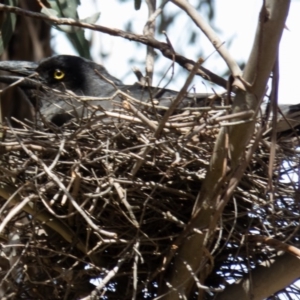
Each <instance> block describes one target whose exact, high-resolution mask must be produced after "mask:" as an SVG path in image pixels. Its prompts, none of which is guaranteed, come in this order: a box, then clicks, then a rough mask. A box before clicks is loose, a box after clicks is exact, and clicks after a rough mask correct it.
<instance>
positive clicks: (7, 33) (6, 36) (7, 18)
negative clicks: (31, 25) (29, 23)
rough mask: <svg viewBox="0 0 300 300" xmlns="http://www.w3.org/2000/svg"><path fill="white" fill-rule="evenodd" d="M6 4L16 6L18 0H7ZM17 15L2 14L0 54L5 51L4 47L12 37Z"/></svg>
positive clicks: (0, 22)
mask: <svg viewBox="0 0 300 300" xmlns="http://www.w3.org/2000/svg"><path fill="white" fill-rule="evenodd" d="M4 4H6V5H10V6H16V5H17V4H18V1H17V0H5V1H4ZM16 20H17V17H16V15H15V14H10V13H4V12H2V13H1V15H0V26H1V27H0V54H2V53H3V52H4V49H5V48H6V46H7V45H8V43H9V41H10V38H11V37H12V35H13V32H14V30H15V26H16Z"/></svg>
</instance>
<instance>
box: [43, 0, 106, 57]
mask: <svg viewBox="0 0 300 300" xmlns="http://www.w3.org/2000/svg"><path fill="white" fill-rule="evenodd" d="M48 2H49V4H50V5H51V8H50V9H49V8H43V9H42V13H44V14H46V15H48V16H55V17H64V18H72V19H75V20H78V19H79V17H78V13H77V7H78V5H80V1H79V0H68V1H66V0H52V1H48ZM99 16H100V13H99V12H97V13H95V14H93V15H91V16H89V17H88V18H86V19H83V20H80V21H82V22H86V23H91V24H93V23H95V22H96V21H97V20H98V19H99ZM55 28H56V29H58V30H60V31H63V32H65V33H66V35H67V37H68V39H69V40H70V41H71V43H72V45H73V47H74V48H75V50H76V51H77V52H78V54H79V55H80V56H82V57H85V58H88V59H90V58H91V55H90V50H89V48H90V43H89V41H88V40H87V39H86V38H85V36H84V30H83V29H81V28H78V27H74V26H68V25H55Z"/></svg>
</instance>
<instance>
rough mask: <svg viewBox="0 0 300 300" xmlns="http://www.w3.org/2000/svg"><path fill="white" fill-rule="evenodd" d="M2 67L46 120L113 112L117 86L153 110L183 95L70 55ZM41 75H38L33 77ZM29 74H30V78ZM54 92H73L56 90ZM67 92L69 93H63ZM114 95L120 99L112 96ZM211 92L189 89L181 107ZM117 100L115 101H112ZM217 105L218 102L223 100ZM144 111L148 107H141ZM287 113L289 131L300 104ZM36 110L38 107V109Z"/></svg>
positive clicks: (285, 108)
mask: <svg viewBox="0 0 300 300" xmlns="http://www.w3.org/2000/svg"><path fill="white" fill-rule="evenodd" d="M0 70H4V71H9V72H11V73H13V75H10V76H0V82H3V83H13V82H16V81H18V80H20V79H22V78H23V79H22V81H21V82H19V83H18V85H19V86H20V87H21V88H22V89H23V91H24V92H25V93H26V94H27V96H28V98H29V99H30V101H31V103H32V104H33V106H34V107H35V108H38V110H39V111H40V113H41V115H42V116H43V118H44V119H46V120H47V121H51V122H52V123H54V124H56V125H58V126H61V125H63V124H64V123H65V122H67V121H69V120H70V119H72V118H74V117H80V116H88V109H87V107H88V106H89V105H93V107H99V111H101V110H112V109H113V108H114V105H115V104H114V103H118V102H119V104H120V103H121V102H122V100H123V99H124V97H122V96H120V95H116V92H117V90H118V91H121V92H123V93H126V94H127V95H129V96H131V97H133V98H135V99H136V100H138V101H141V102H143V103H145V102H148V103H149V104H150V107H151V108H152V109H153V110H154V111H155V112H156V113H157V112H159V113H161V110H157V109H155V108H153V105H154V104H155V105H157V106H158V107H162V106H163V107H166V108H168V107H169V106H170V105H171V103H172V101H173V100H174V99H175V98H176V96H177V95H178V92H176V91H172V90H169V89H160V88H154V87H147V86H143V85H140V84H134V85H124V84H123V83H122V81H120V80H119V79H117V78H115V77H113V76H112V75H110V74H109V73H108V72H107V70H106V69H105V68H104V67H103V66H101V65H99V64H96V63H94V62H92V61H90V60H87V59H84V58H81V57H77V56H71V55H58V56H54V57H50V58H46V59H44V60H42V61H41V62H40V63H39V64H37V63H34V62H24V61H3V62H0ZM34 74H36V75H37V76H33V75H34ZM28 76H29V77H28ZM53 90H59V91H62V92H72V93H73V96H72V94H70V93H55V92H54V91H53ZM64 95H65V96H64ZM77 96H88V97H97V98H99V97H100V98H104V99H102V100H99V99H98V100H95V101H91V100H89V101H87V99H85V100H84V101H81V100H80V99H78V97H77ZM113 96H115V97H113ZM208 96H210V95H209V94H207V93H203V94H196V93H187V94H186V95H185V96H184V97H183V99H182V101H181V103H180V104H179V105H178V106H177V108H176V109H177V112H178V110H180V109H182V108H186V107H194V106H196V107H201V106H205V105H208V104H209V101H207V99H208ZM112 100H114V101H112ZM214 104H217V105H219V104H220V99H218V100H217V102H214ZM140 108H141V109H144V106H140ZM280 110H281V111H282V113H283V114H284V117H282V116H281V115H279V119H278V122H277V129H276V130H277V131H278V132H284V131H286V130H290V129H291V126H292V127H298V126H299V125H300V109H299V104H297V105H280ZM33 111H34V110H33Z"/></svg>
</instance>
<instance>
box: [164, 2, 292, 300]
mask: <svg viewBox="0 0 300 300" xmlns="http://www.w3.org/2000/svg"><path fill="white" fill-rule="evenodd" d="M289 5H290V1H287V0H278V1H273V0H266V1H265V2H264V5H263V7H262V10H261V15H260V16H261V17H260V19H259V23H258V28H257V33H256V37H255V41H254V45H253V48H252V52H251V55H250V58H249V60H248V62H247V65H246V69H245V72H244V76H243V79H242V81H243V82H245V83H249V84H248V86H247V89H248V92H245V91H242V90H238V91H237V94H236V97H235V100H234V103H233V113H238V112H242V111H249V110H253V111H258V108H259V105H260V103H261V99H262V98H263V96H264V93H265V89H266V84H267V81H268V79H269V76H270V73H271V71H272V68H273V66H274V62H275V59H276V55H277V49H278V45H279V42H280V38H281V35H282V32H283V29H284V26H285V20H286V17H287V15H288V10H289ZM239 120H240V118H237V119H236V121H239ZM255 122H256V120H255V118H254V120H253V121H252V122H248V123H246V124H245V123H244V124H239V125H236V126H231V127H229V128H228V129H227V128H222V129H221V130H220V133H219V136H218V138H217V141H216V143H215V147H214V151H213V153H212V158H211V161H210V166H209V168H208V171H207V174H206V178H205V180H204V182H203V184H202V188H201V192H200V194H199V197H198V203H196V204H195V210H194V211H195V214H194V216H193V218H192V220H191V222H190V223H189V225H188V229H187V230H186V232H185V233H184V234H185V236H187V235H188V234H189V237H188V238H186V239H185V241H184V243H182V244H181V245H179V249H178V251H177V253H176V255H175V256H174V257H175V259H174V261H173V264H169V267H168V268H167V270H166V272H167V276H166V277H165V278H166V282H168V285H169V286H171V287H172V288H173V289H172V291H171V292H170V293H168V294H167V295H166V296H165V297H164V299H165V300H168V299H170V300H171V299H172V300H173V299H180V297H184V296H186V297H189V296H191V295H190V293H191V291H192V287H193V284H194V279H193V276H192V275H191V272H190V271H189V270H188V269H187V268H186V265H189V266H190V267H191V269H192V270H193V272H194V273H199V272H200V270H201V269H203V268H204V267H205V261H206V260H205V255H204V253H205V252H204V249H205V247H206V246H208V244H209V243H208V241H209V240H210V239H211V238H212V236H213V234H214V232H215V228H213V225H212V224H215V222H216V221H215V220H214V214H215V213H217V214H220V211H216V207H217V204H218V203H219V201H220V203H221V201H222V194H223V193H222V191H227V189H228V188H229V186H228V183H230V182H231V179H232V178H234V176H235V174H236V170H237V169H238V167H239V165H240V163H241V161H242V159H243V157H244V152H245V147H246V145H247V144H248V143H249V141H250V138H251V137H252V135H253V131H254V125H255ZM227 130H228V131H227ZM227 157H229V159H227ZM228 160H229V161H230V163H231V165H228V162H227V161H228ZM228 169H229V170H230V171H228ZM225 175H226V177H225ZM225 179H226V180H225ZM232 192H233V189H232V190H231V193H232ZM225 195H226V198H227V199H228V198H229V196H230V194H228V193H225ZM180 238H182V236H181V237H180ZM172 269H173V271H172ZM177 287H180V289H177ZM168 290H170V288H169V287H166V289H165V290H164V291H163V292H166V291H168ZM183 295H184V296H183ZM231 299H243V298H242V297H241V298H231ZM244 299H245V298H244Z"/></svg>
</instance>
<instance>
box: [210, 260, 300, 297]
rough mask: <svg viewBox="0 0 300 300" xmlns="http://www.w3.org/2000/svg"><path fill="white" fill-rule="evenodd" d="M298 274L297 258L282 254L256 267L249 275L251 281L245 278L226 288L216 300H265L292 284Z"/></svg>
mask: <svg viewBox="0 0 300 300" xmlns="http://www.w3.org/2000/svg"><path fill="white" fill-rule="evenodd" d="M299 274H300V260H299V258H297V257H295V256H293V255H291V254H284V255H283V256H281V257H279V258H277V259H276V260H275V261H274V260H273V261H272V262H271V263H269V264H268V265H266V266H260V267H257V268H256V269H255V270H254V271H253V272H252V273H251V281H250V279H249V278H245V279H243V280H242V281H241V282H240V283H239V284H233V285H230V286H228V287H227V288H226V289H225V291H224V292H223V293H221V294H220V295H219V296H218V297H217V298H216V299H217V300H232V299H251V300H261V299H265V298H267V297H268V296H270V295H273V294H274V293H276V292H277V291H279V290H281V289H284V288H285V287H286V286H288V285H290V284H291V283H293V282H294V281H295V280H296V279H297V278H299ZM250 295H251V297H250Z"/></svg>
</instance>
